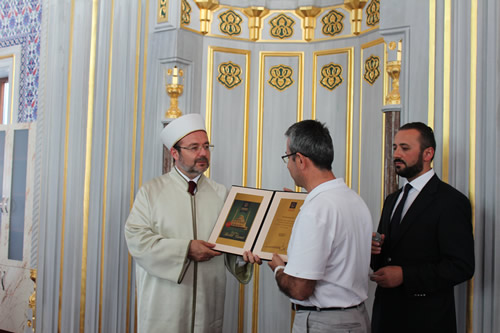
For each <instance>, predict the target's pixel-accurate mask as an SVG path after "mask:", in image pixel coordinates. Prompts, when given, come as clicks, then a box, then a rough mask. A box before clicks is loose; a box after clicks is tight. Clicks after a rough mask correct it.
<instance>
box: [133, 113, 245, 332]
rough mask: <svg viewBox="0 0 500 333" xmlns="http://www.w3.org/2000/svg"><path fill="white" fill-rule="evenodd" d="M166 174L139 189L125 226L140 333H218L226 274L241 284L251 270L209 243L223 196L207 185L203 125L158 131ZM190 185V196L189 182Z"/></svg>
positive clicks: (191, 122) (181, 123)
mask: <svg viewBox="0 0 500 333" xmlns="http://www.w3.org/2000/svg"><path fill="white" fill-rule="evenodd" d="M161 136H162V140H163V143H164V144H165V146H167V148H168V149H170V152H171V154H172V157H173V158H174V160H175V166H174V168H172V170H171V171H170V172H169V173H167V174H164V175H162V176H160V177H157V178H155V179H153V180H151V181H149V182H148V183H146V184H144V186H142V187H141V189H140V190H139V192H138V193H137V195H136V199H135V202H134V206H133V208H132V210H131V212H130V216H129V217H128V219H127V222H126V224H125V238H126V241H127V245H128V248H129V251H130V254H131V255H132V256H133V257H134V259H135V262H136V278H137V296H138V301H137V304H138V305H137V307H138V331H139V332H147V333H152V332H207V333H212V332H221V331H222V322H223V312H224V294H225V284H226V274H225V268H224V262H225V264H226V266H227V267H228V269H229V270H230V271H231V272H232V273H233V274H234V275H235V276H237V277H238V279H239V280H240V282H242V283H248V281H249V280H250V278H251V274H252V270H251V268H252V267H251V265H244V266H242V265H241V264H240V265H238V264H236V257H235V256H229V255H226V256H221V253H220V252H217V251H214V250H212V248H213V247H214V246H215V245H214V244H211V243H208V242H206V241H204V240H206V239H208V237H209V236H210V233H211V231H212V229H213V226H214V225H215V222H216V220H217V217H218V215H219V212H220V210H221V208H222V206H223V204H224V200H225V198H226V194H227V190H226V188H225V187H224V186H223V185H220V184H217V183H216V182H214V181H213V180H211V179H208V178H206V177H205V176H204V175H203V172H204V171H205V170H207V168H208V166H209V161H210V148H211V146H210V145H209V142H208V137H207V134H206V131H205V127H204V121H203V118H202V117H201V116H200V115H198V114H190V115H186V116H183V117H180V118H178V119H176V120H174V121H173V122H172V123H170V124H169V125H168V126H166V127H165V129H164V130H163V131H162V134H161ZM190 181H191V182H193V181H194V182H196V183H197V186H196V189H195V190H194V194H191V193H190V192H188V189H189V185H188V183H189V182H190Z"/></svg>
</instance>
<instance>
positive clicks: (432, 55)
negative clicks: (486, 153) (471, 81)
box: [427, 0, 436, 128]
mask: <svg viewBox="0 0 500 333" xmlns="http://www.w3.org/2000/svg"><path fill="white" fill-rule="evenodd" d="M435 81H436V0H429V90H428V98H429V101H428V103H427V104H428V106H427V110H428V111H427V112H428V114H427V123H428V125H429V127H431V128H434V112H435V111H434V103H435V98H436V97H435V90H436V88H435Z"/></svg>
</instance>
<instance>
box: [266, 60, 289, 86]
mask: <svg viewBox="0 0 500 333" xmlns="http://www.w3.org/2000/svg"><path fill="white" fill-rule="evenodd" d="M269 74H270V76H271V78H270V79H269V81H268V83H269V85H270V86H271V87H273V88H275V89H277V90H279V91H283V90H285V89H287V88H288V87H290V86H291V85H292V84H293V79H292V75H293V69H292V67H290V66H285V65H279V66H273V67H271V69H270V70H269Z"/></svg>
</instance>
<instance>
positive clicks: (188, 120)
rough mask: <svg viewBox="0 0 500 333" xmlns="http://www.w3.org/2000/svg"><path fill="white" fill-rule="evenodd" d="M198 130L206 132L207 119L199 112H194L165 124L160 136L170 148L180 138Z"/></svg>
mask: <svg viewBox="0 0 500 333" xmlns="http://www.w3.org/2000/svg"><path fill="white" fill-rule="evenodd" d="M196 131H205V132H206V129H205V121H204V120H203V118H202V117H201V116H200V115H199V114H197V113H192V114H187V115H184V116H181V117H179V118H177V119H175V120H174V121H172V122H171V123H170V124H168V125H167V126H165V128H164V129H163V130H162V131H161V134H160V137H161V141H163V144H164V145H165V146H166V147H167V148H168V149H170V148H172V147H173V146H174V145H175V144H176V143H177V142H178V141H179V140H180V139H182V138H183V137H185V136H186V135H188V134H190V133H193V132H196Z"/></svg>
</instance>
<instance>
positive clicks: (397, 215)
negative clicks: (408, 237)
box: [391, 183, 412, 235]
mask: <svg viewBox="0 0 500 333" xmlns="http://www.w3.org/2000/svg"><path fill="white" fill-rule="evenodd" d="M411 188H412V186H411V185H410V183H408V184H406V185H405V189H404V193H403V197H402V198H401V200H400V201H399V204H398V206H397V207H396V210H395V211H394V215H392V219H391V235H395V234H396V233H397V232H398V231H399V225H400V224H401V215H402V214H403V207H404V206H405V202H406V198H407V197H408V192H410V190H411Z"/></svg>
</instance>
